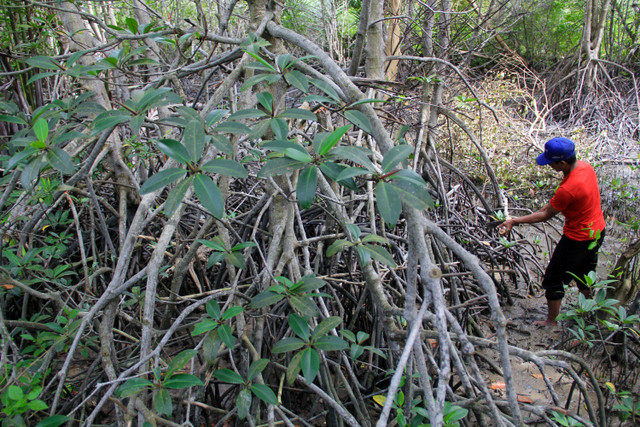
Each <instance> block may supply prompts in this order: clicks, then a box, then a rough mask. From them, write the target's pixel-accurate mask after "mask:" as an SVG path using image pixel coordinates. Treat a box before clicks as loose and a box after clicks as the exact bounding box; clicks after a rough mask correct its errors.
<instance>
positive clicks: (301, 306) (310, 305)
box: [289, 295, 318, 318]
mask: <svg viewBox="0 0 640 427" xmlns="http://www.w3.org/2000/svg"><path fill="white" fill-rule="evenodd" d="M289 304H291V307H293V308H294V310H296V311H297V312H298V313H300V315H301V316H303V317H307V318H308V317H313V316H317V315H318V308H317V307H316V304H315V303H314V302H313V301H312V300H311V298H310V297H308V296H300V295H291V296H290V297H289Z"/></svg>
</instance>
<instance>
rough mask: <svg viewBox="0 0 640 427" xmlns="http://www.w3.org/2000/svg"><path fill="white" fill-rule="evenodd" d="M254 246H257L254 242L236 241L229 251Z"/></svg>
mask: <svg viewBox="0 0 640 427" xmlns="http://www.w3.org/2000/svg"><path fill="white" fill-rule="evenodd" d="M256 246H258V245H256V244H255V243H254V242H242V243H238V244H237V245H235V246H234V247H232V248H231V252H236V251H241V250H243V249H246V248H252V247H256Z"/></svg>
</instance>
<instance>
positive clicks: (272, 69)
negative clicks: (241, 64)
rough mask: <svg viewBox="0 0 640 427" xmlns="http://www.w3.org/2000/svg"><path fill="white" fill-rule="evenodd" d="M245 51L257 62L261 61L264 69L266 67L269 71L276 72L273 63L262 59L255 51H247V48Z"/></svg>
mask: <svg viewBox="0 0 640 427" xmlns="http://www.w3.org/2000/svg"><path fill="white" fill-rule="evenodd" d="M245 52H246V53H247V54H248V55H250V56H252V57H253V58H255V59H256V60H257V61H258V62H259V63H261V64H262V65H264V67H265V68H266V69H268V70H269V71H271V72H273V73H277V72H278V70H277V69H276V68H275V67H274V66H273V65H271V64H269V63H268V62H267V61H266V60H264V59H263V58H262V57H260V55H257V54H255V53H253V52H250V51H248V50H245Z"/></svg>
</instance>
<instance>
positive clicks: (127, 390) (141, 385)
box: [116, 378, 153, 399]
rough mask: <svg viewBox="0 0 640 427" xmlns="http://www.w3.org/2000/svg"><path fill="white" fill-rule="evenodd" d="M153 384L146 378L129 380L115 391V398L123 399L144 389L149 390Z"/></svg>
mask: <svg viewBox="0 0 640 427" xmlns="http://www.w3.org/2000/svg"><path fill="white" fill-rule="evenodd" d="M152 386H153V383H152V382H151V381H149V380H148V379H146V378H131V379H128V380H127V381H125V382H124V383H123V384H122V385H120V386H119V387H118V388H117V390H116V396H118V397H121V398H123V399H124V398H125V397H131V396H133V395H135V394H138V393H139V392H140V391H142V390H144V389H145V388H151V387H152Z"/></svg>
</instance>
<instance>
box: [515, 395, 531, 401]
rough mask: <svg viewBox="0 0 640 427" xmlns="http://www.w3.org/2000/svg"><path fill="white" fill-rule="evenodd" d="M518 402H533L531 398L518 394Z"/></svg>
mask: <svg viewBox="0 0 640 427" xmlns="http://www.w3.org/2000/svg"><path fill="white" fill-rule="evenodd" d="M518 402H520V403H533V400H531V399H529V398H528V397H527V396H523V395H521V394H518Z"/></svg>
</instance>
